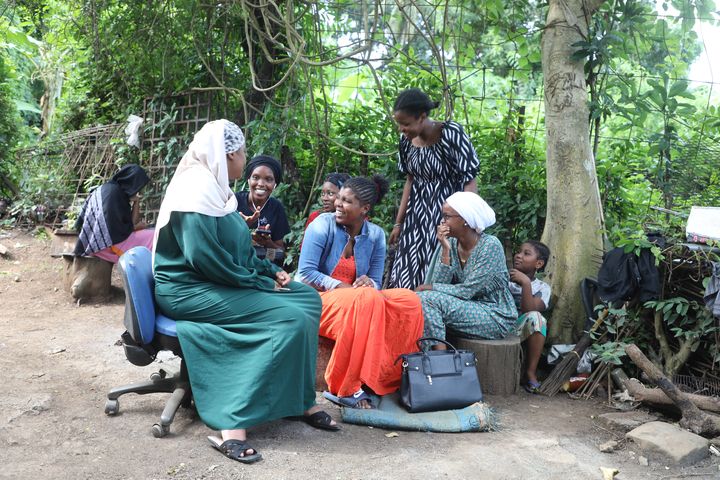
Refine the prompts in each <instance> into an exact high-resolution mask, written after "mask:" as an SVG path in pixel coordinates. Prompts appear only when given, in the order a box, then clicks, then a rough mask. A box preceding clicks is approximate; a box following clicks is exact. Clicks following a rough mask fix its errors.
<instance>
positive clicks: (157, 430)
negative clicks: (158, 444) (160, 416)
mask: <svg viewBox="0 0 720 480" xmlns="http://www.w3.org/2000/svg"><path fill="white" fill-rule="evenodd" d="M168 433H170V427H166V426H163V425H160V424H159V423H156V424H155V425H153V426H152V434H153V437H155V438H162V437H164V436H165V435H167V434H168Z"/></svg>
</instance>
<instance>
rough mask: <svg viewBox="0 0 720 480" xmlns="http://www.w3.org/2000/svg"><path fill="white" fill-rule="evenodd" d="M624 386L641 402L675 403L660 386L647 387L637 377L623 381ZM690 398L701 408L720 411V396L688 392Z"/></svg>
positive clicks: (715, 411) (654, 403) (655, 403)
mask: <svg viewBox="0 0 720 480" xmlns="http://www.w3.org/2000/svg"><path fill="white" fill-rule="evenodd" d="M623 386H624V387H625V388H626V389H627V391H628V393H629V394H630V395H632V396H633V398H634V399H635V400H637V401H639V402H643V403H651V404H653V405H674V403H673V401H672V400H670V397H668V396H667V395H665V392H663V391H662V390H660V389H659V388H647V387H646V386H645V385H643V384H642V383H640V381H639V380H638V379H636V378H629V379H627V380H624V381H623ZM685 395H687V397H688V399H690V401H691V402H692V403H694V404H695V406H696V407H698V408H699V409H700V410H706V411H708V412H714V413H720V398H718V397H706V396H703V395H695V394H692V393H686V394H685Z"/></svg>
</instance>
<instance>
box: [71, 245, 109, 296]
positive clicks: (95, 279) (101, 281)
mask: <svg viewBox="0 0 720 480" xmlns="http://www.w3.org/2000/svg"><path fill="white" fill-rule="evenodd" d="M63 261H64V262H65V280H64V287H65V290H67V291H68V292H70V294H71V295H72V296H73V298H74V299H76V300H86V299H88V298H101V297H107V296H108V295H109V294H110V285H111V283H112V268H113V264H112V263H110V262H107V261H105V260H102V259H100V258H97V257H73V256H72V255H63Z"/></svg>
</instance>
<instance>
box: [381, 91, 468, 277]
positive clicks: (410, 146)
mask: <svg viewBox="0 0 720 480" xmlns="http://www.w3.org/2000/svg"><path fill="white" fill-rule="evenodd" d="M437 106H438V102H433V101H432V100H430V97H428V96H427V94H425V93H424V92H422V91H421V90H419V89H417V88H411V89H408V90H404V91H402V92H401V93H400V95H398V97H397V99H396V100H395V105H394V107H393V112H394V113H393V118H394V119H395V123H396V124H397V126H398V130H399V131H400V133H401V135H400V145H399V151H400V161H399V168H400V171H401V172H402V173H404V174H406V175H407V179H406V181H405V187H404V188H403V193H402V199H401V200H400V207H399V209H398V213H397V216H396V220H395V225H394V226H393V229H392V233H391V234H390V244H391V245H393V244H395V243H397V250H396V253H395V261H394V263H393V266H392V270H391V272H390V283H389V284H390V286H392V287H396V288H410V289H414V288H415V287H417V286H418V285H420V284H421V283H423V281H424V280H425V272H426V271H427V267H428V264H429V263H430V257H431V256H432V254H433V251H434V250H435V245H436V231H435V230H436V225H438V224H439V223H440V214H441V211H442V205H443V202H444V201H445V199H446V198H448V197H449V196H450V195H452V194H453V193H455V192H459V191H463V190H465V191H471V192H475V191H477V185H476V183H475V176H476V175H477V171H478V163H479V161H478V157H477V154H476V153H475V149H474V148H473V146H472V144H471V143H470V138H469V137H468V136H467V134H466V133H465V132H464V130H463V128H462V127H461V126H460V125H459V124H458V123H455V122H452V121H447V122H437V121H435V120H432V119H430V117H429V116H428V115H429V114H430V110H432V109H433V108H436V107H437Z"/></svg>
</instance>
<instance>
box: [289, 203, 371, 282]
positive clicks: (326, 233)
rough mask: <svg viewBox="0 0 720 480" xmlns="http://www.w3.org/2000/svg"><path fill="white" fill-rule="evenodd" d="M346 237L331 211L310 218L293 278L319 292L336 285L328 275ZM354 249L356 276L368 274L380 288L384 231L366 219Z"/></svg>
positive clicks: (343, 245)
mask: <svg viewBox="0 0 720 480" xmlns="http://www.w3.org/2000/svg"><path fill="white" fill-rule="evenodd" d="M348 239H349V235H348V234H347V232H345V227H343V226H342V225H339V224H338V223H337V222H336V221H335V214H334V213H323V214H321V215H320V216H319V217H317V218H316V219H315V220H313V222H312V223H311V224H310V225H308V228H307V230H305V238H304V239H303V244H302V251H301V252H300V265H299V266H298V270H297V273H296V274H295V280H297V281H299V282H303V283H306V284H308V285H310V286H312V287H315V288H316V289H318V290H320V291H324V290H332V289H333V288H335V287H337V286H338V285H339V284H340V283H342V282H340V281H339V280H335V279H334V278H332V277H330V274H331V273H332V272H333V270H335V266H336V265H337V264H338V261H340V256H341V255H342V251H343V249H344V248H345V245H347V242H348ZM353 252H354V256H355V271H356V276H357V277H360V276H361V275H367V276H368V277H370V278H371V279H372V280H373V282H375V288H380V285H381V284H382V274H383V268H384V266H385V232H384V231H383V230H382V228H380V227H378V226H377V225H375V224H374V223H370V222H368V221H365V223H363V226H362V229H361V230H360V233H359V234H358V235H357V236H356V237H355V248H354V250H353Z"/></svg>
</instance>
